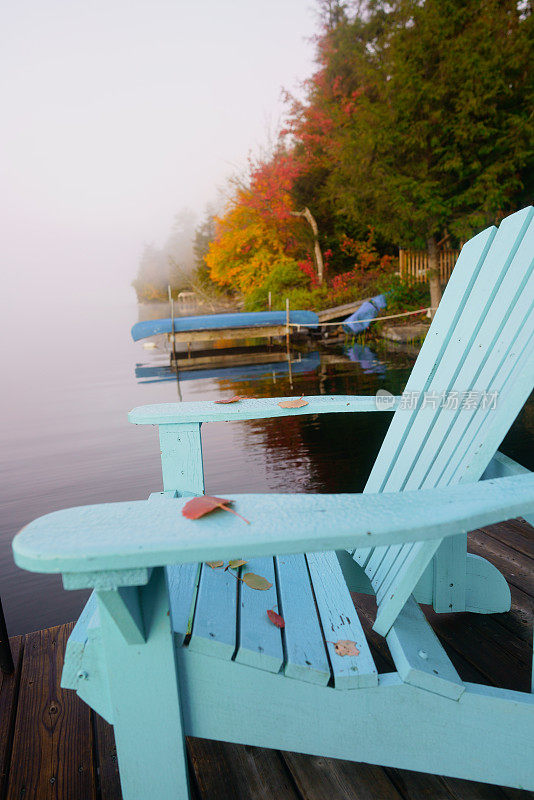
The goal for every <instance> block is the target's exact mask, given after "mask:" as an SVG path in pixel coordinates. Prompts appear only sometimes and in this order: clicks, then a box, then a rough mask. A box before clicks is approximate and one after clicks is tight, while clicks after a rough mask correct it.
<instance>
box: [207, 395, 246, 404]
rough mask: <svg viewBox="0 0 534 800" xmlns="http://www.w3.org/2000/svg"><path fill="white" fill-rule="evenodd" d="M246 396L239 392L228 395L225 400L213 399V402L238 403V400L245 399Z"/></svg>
mask: <svg viewBox="0 0 534 800" xmlns="http://www.w3.org/2000/svg"><path fill="white" fill-rule="evenodd" d="M246 399H247V398H246V397H244V395H241V394H235V395H234V396H233V397H229V398H228V399H227V400H214V402H215V403H238V402H239V400H246Z"/></svg>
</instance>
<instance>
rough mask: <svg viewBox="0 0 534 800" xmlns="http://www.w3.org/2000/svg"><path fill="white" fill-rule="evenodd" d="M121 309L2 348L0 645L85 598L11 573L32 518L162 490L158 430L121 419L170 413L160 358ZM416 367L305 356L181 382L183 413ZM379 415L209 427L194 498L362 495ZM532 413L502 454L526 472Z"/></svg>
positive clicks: (394, 377)
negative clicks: (144, 408) (134, 411)
mask: <svg viewBox="0 0 534 800" xmlns="http://www.w3.org/2000/svg"><path fill="white" fill-rule="evenodd" d="M137 319H138V310H137V308H136V307H135V306H134V305H133V304H132V305H130V306H127V305H125V306H122V307H116V308H107V309H102V310H100V312H99V313H98V315H95V313H94V311H93V310H92V309H90V308H89V307H87V309H85V310H84V308H83V307H82V308H79V309H74V310H70V311H65V310H63V309H59V310H58V311H57V312H56V313H54V314H47V315H43V319H42V320H41V322H40V323H39V325H38V326H37V327H35V328H32V329H31V330H27V331H26V332H24V330H22V331H19V332H17V333H16V335H13V336H12V337H10V339H9V340H8V341H7V342H6V344H7V347H6V348H5V362H7V363H4V370H5V372H6V375H7V376H8V385H7V388H6V389H5V390H4V392H3V394H2V397H1V398H0V400H1V403H2V406H3V409H2V411H3V414H2V419H3V421H4V428H3V431H2V434H1V439H2V440H1V452H0V486H1V487H2V494H1V500H0V503H1V524H0V575H1V581H0V595H1V597H2V601H3V605H4V611H5V615H6V619H7V623H8V627H9V630H10V632H11V633H24V632H28V631H31V630H35V629H39V628H45V627H48V626H51V625H56V624H59V623H62V622H66V621H68V620H72V619H75V618H76V617H77V615H78V614H79V611H80V609H81V607H82V605H83V602H84V600H85V597H86V596H87V593H86V592H67V591H64V590H63V588H62V585H61V579H60V577H58V576H43V575H37V574H30V573H28V572H25V571H22V570H19V569H17V568H16V567H15V565H14V563H13V559H12V555H11V540H12V538H13V536H14V534H15V533H16V532H17V530H18V529H19V528H21V527H22V526H23V525H25V524H26V523H27V522H29V521H30V520H32V519H34V518H35V517H37V516H40V515H42V514H46V513H48V512H49V511H53V510H56V509H59V508H65V507H67V506H73V505H83V504H87V503H97V502H107V501H117V500H131V499H143V498H145V497H146V496H147V495H148V494H149V493H150V492H152V491H157V490H159V489H161V477H160V466H159V447H158V441H157V433H156V430H155V429H153V428H152V427H144V426H140V427H137V426H133V425H130V424H129V423H128V422H127V419H126V415H127V412H128V410H129V409H131V408H133V407H134V406H137V405H142V404H145V403H162V402H176V401H177V399H178V386H177V383H176V380H175V379H174V378H173V377H172V376H171V375H170V373H169V372H168V370H167V365H168V356H167V355H165V354H162V353H161V352H159V351H150V350H145V349H143V347H142V345H141V344H140V343H137V344H134V343H132V341H131V338H130V327H131V325H132V324H133V323H134V322H136V321H137ZM413 361H414V356H413V355H410V354H403V353H398V352H395V351H387V350H385V349H384V348H383V347H382V346H378V347H376V346H374V345H373V344H371V345H370V347H369V348H367V349H366V348H362V347H358V346H356V347H355V348H352V349H350V348H344V347H343V346H341V345H339V346H331V347H329V348H328V350H325V351H324V352H323V351H321V352H319V350H318V348H314V347H313V346H312V347H311V348H310V352H307V353H303V354H302V360H301V362H300V363H298V361H295V362H294V363H293V364H292V382H293V386H292V387H291V385H290V379H289V375H288V371H287V365H273V366H271V367H269V366H261V367H257V368H256V370H255V371H254V372H253V373H252V374H248V375H244V374H242V373H243V371H242V370H241V369H239V368H235V369H233V370H232V371H227V372H226V373H225V374H224V375H223V374H211V373H204V374H202V373H198V372H196V373H193V374H189V375H187V374H186V375H185V376H184V378H185V379H184V380H182V381H181V382H180V391H181V394H182V398H183V399H184V400H201V399H202V400H206V399H216V398H218V397H221V396H231V395H233V394H251V395H255V396H257V397H268V396H279V395H289V394H291V395H293V394H294V395H300V394H304V395H312V394H375V393H376V391H377V390H378V389H380V388H383V389H387V390H388V391H390V392H392V393H394V394H396V393H399V392H401V391H402V389H403V387H404V385H405V383H406V380H407V377H408V375H409V372H410V369H411V367H412V365H413ZM389 419H390V415H389V414H354V415H348V414H342V415H335V414H332V415H323V416H315V417H314V416H310V417H307V416H306V417H294V418H284V419H277V420H260V421H253V422H242V423H232V424H222V423H216V424H210V425H205V426H204V429H203V453H204V466H205V473H206V491H207V492H208V493H209V494H219V495H223V496H224V495H225V494H226V493H232V492H258V491H265V492H293V491H294V492H297V491H302V492H355V491H360V490H361V489H362V487H363V485H364V483H365V480H366V477H367V475H368V472H369V470H370V466H371V464H372V463H373V460H374V458H375V456H376V453H377V452H378V449H379V447H380V443H381V441H382V438H383V436H384V433H385V430H386V428H387V425H388V424H389ZM533 444H534V403H533V402H532V399H531V402H530V403H529V405H528V406H527V407H526V408H525V409H524V411H523V412H522V414H521V416H520V417H519V419H518V420H517V421H516V423H515V425H514V428H513V429H512V431H511V432H510V434H509V436H508V437H507V439H506V440H505V443H504V445H503V447H502V449H503V450H504V452H506V453H508V454H509V455H511V456H512V457H513V458H516V459H517V460H518V461H520V462H521V463H523V464H525V466H528V467H529V468H530V469H534V447H533Z"/></svg>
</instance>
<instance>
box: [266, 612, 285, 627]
mask: <svg viewBox="0 0 534 800" xmlns="http://www.w3.org/2000/svg"><path fill="white" fill-rule="evenodd" d="M267 616H268V617H269V619H270V620H271V622H272V623H273V625H276V627H277V628H285V627H286V623H285V620H284V618H283V617H281V616H280V614H277V613H276V611H273V610H272V608H270V609H269V610H268V611H267Z"/></svg>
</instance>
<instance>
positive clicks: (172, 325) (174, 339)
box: [167, 284, 178, 370]
mask: <svg viewBox="0 0 534 800" xmlns="http://www.w3.org/2000/svg"><path fill="white" fill-rule="evenodd" d="M167 291H168V292H169V305H170V307H171V343H172V360H173V361H174V366H175V367H176V370H178V366H177V362H176V338H175V336H174V300H173V299H172V292H171V286H170V284H168V285H167Z"/></svg>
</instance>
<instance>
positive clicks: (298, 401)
mask: <svg viewBox="0 0 534 800" xmlns="http://www.w3.org/2000/svg"><path fill="white" fill-rule="evenodd" d="M278 405H279V406H280V408H303V406H307V405H308V401H307V400H304V395H302V397H295V399H294V400H282V402H281V403H278Z"/></svg>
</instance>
